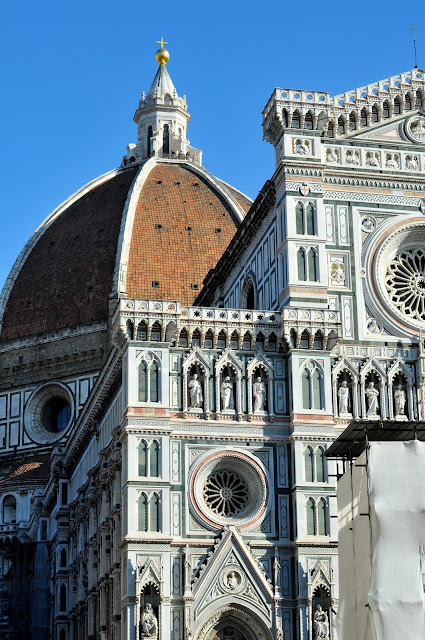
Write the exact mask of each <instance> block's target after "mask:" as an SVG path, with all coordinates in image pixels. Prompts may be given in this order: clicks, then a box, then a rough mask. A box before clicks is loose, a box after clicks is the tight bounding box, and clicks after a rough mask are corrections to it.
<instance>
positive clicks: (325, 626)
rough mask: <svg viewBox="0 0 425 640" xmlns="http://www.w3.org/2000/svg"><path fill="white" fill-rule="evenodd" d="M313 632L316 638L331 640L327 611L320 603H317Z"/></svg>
mask: <svg viewBox="0 0 425 640" xmlns="http://www.w3.org/2000/svg"><path fill="white" fill-rule="evenodd" d="M313 632H314V640H316V638H319V639H320V640H329V620H328V614H327V613H326V611H323V609H322V607H321V606H320V604H318V605H317V607H316V611H315V612H314V620H313Z"/></svg>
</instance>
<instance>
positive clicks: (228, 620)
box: [194, 604, 272, 640]
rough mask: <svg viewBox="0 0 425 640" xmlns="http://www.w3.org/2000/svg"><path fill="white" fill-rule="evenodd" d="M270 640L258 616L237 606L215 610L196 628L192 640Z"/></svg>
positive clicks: (270, 637) (268, 633)
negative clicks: (196, 630) (227, 632)
mask: <svg viewBox="0 0 425 640" xmlns="http://www.w3.org/2000/svg"><path fill="white" fill-rule="evenodd" d="M226 631H229V632H230V631H232V632H234V633H233V638H234V640H272V636H271V634H270V631H269V630H268V629H267V628H266V626H265V625H264V623H262V622H261V621H260V619H259V618H258V616H256V615H255V614H254V613H253V612H251V611H249V612H248V611H247V610H245V608H244V607H242V606H239V605H236V604H234V605H230V606H229V605H227V606H223V607H220V608H219V609H217V610H216V611H215V612H214V613H213V614H212V615H210V616H209V617H208V618H207V619H206V620H205V621H204V622H203V623H201V624H200V625H199V626H198V632H197V633H196V634H195V636H194V640H233V638H232V637H231V634H230V633H229V634H227V635H228V637H227V636H226Z"/></svg>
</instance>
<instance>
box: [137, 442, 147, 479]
mask: <svg viewBox="0 0 425 640" xmlns="http://www.w3.org/2000/svg"><path fill="white" fill-rule="evenodd" d="M137 464H138V475H139V476H147V475H148V445H147V443H146V440H141V441H140V442H139V446H138V447H137Z"/></svg>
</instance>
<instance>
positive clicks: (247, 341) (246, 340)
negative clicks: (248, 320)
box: [242, 331, 252, 351]
mask: <svg viewBox="0 0 425 640" xmlns="http://www.w3.org/2000/svg"><path fill="white" fill-rule="evenodd" d="M251 345H252V337H251V334H250V333H249V332H248V331H247V332H246V333H245V335H244V337H243V342H242V349H243V350H244V351H251Z"/></svg>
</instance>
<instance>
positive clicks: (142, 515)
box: [137, 493, 148, 531]
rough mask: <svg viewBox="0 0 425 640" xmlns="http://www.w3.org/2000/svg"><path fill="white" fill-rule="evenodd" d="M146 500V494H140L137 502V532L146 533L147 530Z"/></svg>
mask: <svg viewBox="0 0 425 640" xmlns="http://www.w3.org/2000/svg"><path fill="white" fill-rule="evenodd" d="M147 506H148V498H147V495H146V493H141V494H140V495H139V498H138V500H137V507H138V513H137V516H138V519H137V529H138V531H147V530H148V512H147Z"/></svg>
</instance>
